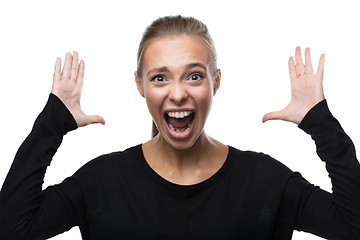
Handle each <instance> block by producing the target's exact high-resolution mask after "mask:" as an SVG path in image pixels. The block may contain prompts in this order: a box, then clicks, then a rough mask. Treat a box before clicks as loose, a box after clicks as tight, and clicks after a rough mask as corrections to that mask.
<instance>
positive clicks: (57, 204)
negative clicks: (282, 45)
mask: <svg viewBox="0 0 360 240" xmlns="http://www.w3.org/2000/svg"><path fill="white" fill-rule="evenodd" d="M295 60H296V62H295V61H294V59H293V58H292V57H291V58H290V59H289V72H290V79H291V86H292V98H291V101H290V103H289V105H288V106H287V107H286V108H285V109H284V110H282V111H279V112H272V113H269V114H266V115H265V116H264V118H263V121H267V120H271V119H281V120H285V121H290V122H294V123H296V124H298V125H299V127H300V128H301V129H303V130H304V131H306V132H307V133H309V134H311V136H312V138H313V139H314V140H315V143H316V145H317V152H318V154H319V156H320V157H321V159H322V160H323V161H325V162H326V167H327V170H328V172H329V175H330V177H331V179H332V183H333V193H332V194H330V193H327V192H325V191H323V190H321V189H319V188H317V187H314V186H313V185H311V184H309V183H308V182H307V181H306V180H305V179H303V178H302V177H301V175H300V174H298V173H295V172H292V171H291V170H290V169H288V168H287V167H285V166H284V165H282V164H281V163H279V162H278V161H276V160H274V159H272V158H271V157H269V156H267V155H264V154H261V153H255V152H249V151H241V150H238V149H235V148H233V147H230V146H227V145H224V144H222V143H220V142H218V141H216V140H215V139H212V138H211V137H210V136H208V135H207V134H206V133H205V132H204V125H205V122H206V118H207V116H208V113H209V111H210V108H211V104H212V99H213V95H215V93H216V91H217V90H218V88H219V86H220V81H221V72H220V70H218V69H217V66H216V53H215V48H214V45H213V43H212V40H211V37H210V35H209V33H208V31H207V28H206V26H205V25H203V24H202V23H201V22H200V21H198V20H196V19H193V18H183V17H181V16H177V17H165V18H160V19H158V20H156V21H155V22H153V24H152V25H151V26H149V27H148V28H147V30H146V31H145V33H144V35H143V39H142V40H141V42H140V46H139V51H138V68H137V71H136V72H135V80H136V84H137V88H138V90H139V92H140V94H141V95H142V96H143V97H144V98H145V99H146V102H147V105H148V108H149V111H150V113H151V115H152V117H153V120H154V127H155V128H154V134H153V138H152V139H151V140H150V141H148V142H146V143H144V144H141V145H137V146H134V147H132V148H129V149H127V150H125V151H123V152H114V153H110V154H106V155H103V156H100V157H98V158H96V159H94V160H93V161H90V162H89V163H87V164H86V165H85V166H83V167H82V168H81V169H79V170H78V171H77V172H76V173H75V174H74V175H73V176H71V177H69V178H67V179H65V180H64V181H63V182H62V183H61V184H58V185H55V186H51V187H49V188H47V189H46V190H44V191H42V190H41V185H42V182H43V178H44V174H45V171H46V167H47V166H48V165H49V164H50V161H51V158H52V157H53V155H54V154H55V152H56V150H57V148H58V147H59V145H60V143H61V141H62V137H63V136H64V135H65V134H66V133H67V132H68V131H71V130H74V129H76V128H77V127H82V126H86V125H88V124H92V123H102V124H104V123H105V122H104V119H103V118H101V117H100V116H88V115H85V114H84V113H83V112H82V110H81V107H80V93H81V88H82V83H83V79H84V68H85V66H84V62H83V61H80V64H78V54H77V53H76V52H74V53H73V55H71V54H70V53H68V54H67V55H66V58H65V63H64V67H63V71H61V60H60V59H59V58H58V59H57V61H56V65H55V73H54V81H53V87H52V91H51V94H50V96H49V100H48V103H47V104H46V106H45V108H44V110H43V111H42V113H41V114H40V115H39V117H38V118H37V120H36V121H35V124H34V128H33V130H32V132H31V133H30V135H29V136H28V137H27V139H26V140H25V141H24V143H23V144H22V146H21V147H20V149H19V151H18V153H17V155H16V157H15V160H14V163H13V165H12V167H11V169H10V172H9V174H8V176H7V178H6V180H5V182H4V185H3V188H2V191H1V195H0V224H1V230H0V231H1V233H0V237H1V239H43V238H48V237H51V236H54V235H56V234H59V233H62V232H64V231H67V230H69V229H70V228H72V227H73V226H79V228H80V230H81V234H82V237H83V239H291V236H292V232H293V230H294V229H296V230H301V231H307V232H311V233H314V234H316V235H319V236H322V237H326V238H331V239H359V237H360V229H359V228H360V224H359V223H360V204H359V202H360V166H359V162H358V161H357V159H356V155H355V149H354V146H353V144H352V142H351V140H350V138H349V137H348V136H347V135H346V134H345V133H344V131H343V130H342V128H341V126H340V125H339V123H338V122H337V121H336V119H335V118H334V117H333V116H332V115H331V113H330V112H329V110H328V108H327V104H326V100H325V99H324V94H323V88H322V79H323V72H324V55H322V56H321V57H320V61H319V67H318V70H317V72H316V74H314V71H313V69H312V64H311V59H310V50H309V49H308V48H307V49H306V50H305V64H304V63H303V61H302V57H301V53H300V48H299V47H297V48H296V52H295ZM124 137H126V136H124Z"/></svg>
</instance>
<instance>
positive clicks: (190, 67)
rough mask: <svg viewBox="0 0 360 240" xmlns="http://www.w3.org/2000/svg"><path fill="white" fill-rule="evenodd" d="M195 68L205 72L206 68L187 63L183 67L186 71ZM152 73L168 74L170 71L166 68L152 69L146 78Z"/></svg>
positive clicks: (201, 65)
mask: <svg viewBox="0 0 360 240" xmlns="http://www.w3.org/2000/svg"><path fill="white" fill-rule="evenodd" d="M196 67H199V68H202V69H203V70H204V71H207V69H206V67H205V66H204V65H203V64H201V63H189V64H187V65H185V69H186V70H189V69H192V68H196ZM153 72H162V73H168V72H170V69H169V68H168V67H166V66H164V67H159V68H153V69H151V70H150V71H149V72H148V73H147V76H149V75H150V74H151V73H153Z"/></svg>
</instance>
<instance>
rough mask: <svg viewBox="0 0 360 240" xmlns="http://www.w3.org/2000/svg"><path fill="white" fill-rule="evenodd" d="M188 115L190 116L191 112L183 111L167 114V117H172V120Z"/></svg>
mask: <svg viewBox="0 0 360 240" xmlns="http://www.w3.org/2000/svg"><path fill="white" fill-rule="evenodd" d="M190 114H192V112H191V111H184V112H168V113H167V115H168V116H169V117H173V118H184V117H187V116H189V115H190Z"/></svg>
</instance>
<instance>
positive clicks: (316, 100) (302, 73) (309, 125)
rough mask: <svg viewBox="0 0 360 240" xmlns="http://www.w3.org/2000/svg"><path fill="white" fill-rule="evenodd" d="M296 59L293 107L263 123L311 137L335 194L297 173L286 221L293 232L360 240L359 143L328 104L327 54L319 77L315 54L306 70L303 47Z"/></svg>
mask: <svg viewBox="0 0 360 240" xmlns="http://www.w3.org/2000/svg"><path fill="white" fill-rule="evenodd" d="M295 58H296V65H295V62H294V61H293V59H292V58H290V60H289V71H290V79H291V89H292V99H291V101H290V104H289V105H288V106H287V107H286V108H285V109H283V110H282V111H279V112H273V113H269V114H266V115H265V116H264V118H263V121H266V120H270V119H281V120H285V121H291V122H294V123H296V124H299V127H300V128H301V129H302V130H304V131H305V132H306V133H308V134H310V135H311V137H312V139H314V141H315V144H316V148H317V153H318V155H319V156H320V158H321V160H323V161H324V162H325V163H326V169H327V171H328V172H329V176H330V178H331V181H332V186H333V188H332V189H333V193H332V194H330V193H328V192H326V191H323V190H321V189H320V188H318V187H314V186H313V185H311V184H309V183H308V182H307V181H306V180H304V179H303V178H302V177H301V176H300V175H297V174H294V175H293V177H292V178H290V179H289V181H288V183H287V186H286V188H285V191H284V197H283V203H282V206H283V209H282V213H281V216H282V217H283V218H284V219H285V220H283V222H286V223H284V224H286V225H288V226H290V227H291V228H295V229H297V230H301V231H306V232H311V233H314V234H316V235H319V236H322V237H326V238H329V239H360V164H359V162H358V160H357V158H356V153H355V147H354V144H353V143H352V141H351V139H350V138H349V137H348V135H347V134H346V133H345V132H344V130H343V129H342V127H341V126H340V124H339V122H338V121H337V120H336V119H335V118H334V117H333V115H332V114H331V113H330V111H329V109H328V106H327V103H326V100H324V94H323V88H322V79H323V72H324V55H322V56H321V58H320V62H319V68H318V71H317V73H316V74H315V75H314V74H313V71H312V66H311V59H310V50H309V49H306V50H305V65H304V64H303V62H302V59H301V54H300V48H299V47H297V48H296V53H295ZM313 104H314V105H315V106H314V107H313V106H312V105H313Z"/></svg>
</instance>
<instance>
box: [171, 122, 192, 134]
mask: <svg viewBox="0 0 360 240" xmlns="http://www.w3.org/2000/svg"><path fill="white" fill-rule="evenodd" d="M191 124H192V123H189V124H188V126H187V128H186V130H185V131H184V132H177V131H176V129H175V127H174V126H173V125H172V124H171V123H169V128H170V129H171V131H173V132H174V133H175V134H176V135H178V136H180V135H184V134H185V133H187V132H188V131H189V129H190V127H191Z"/></svg>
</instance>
